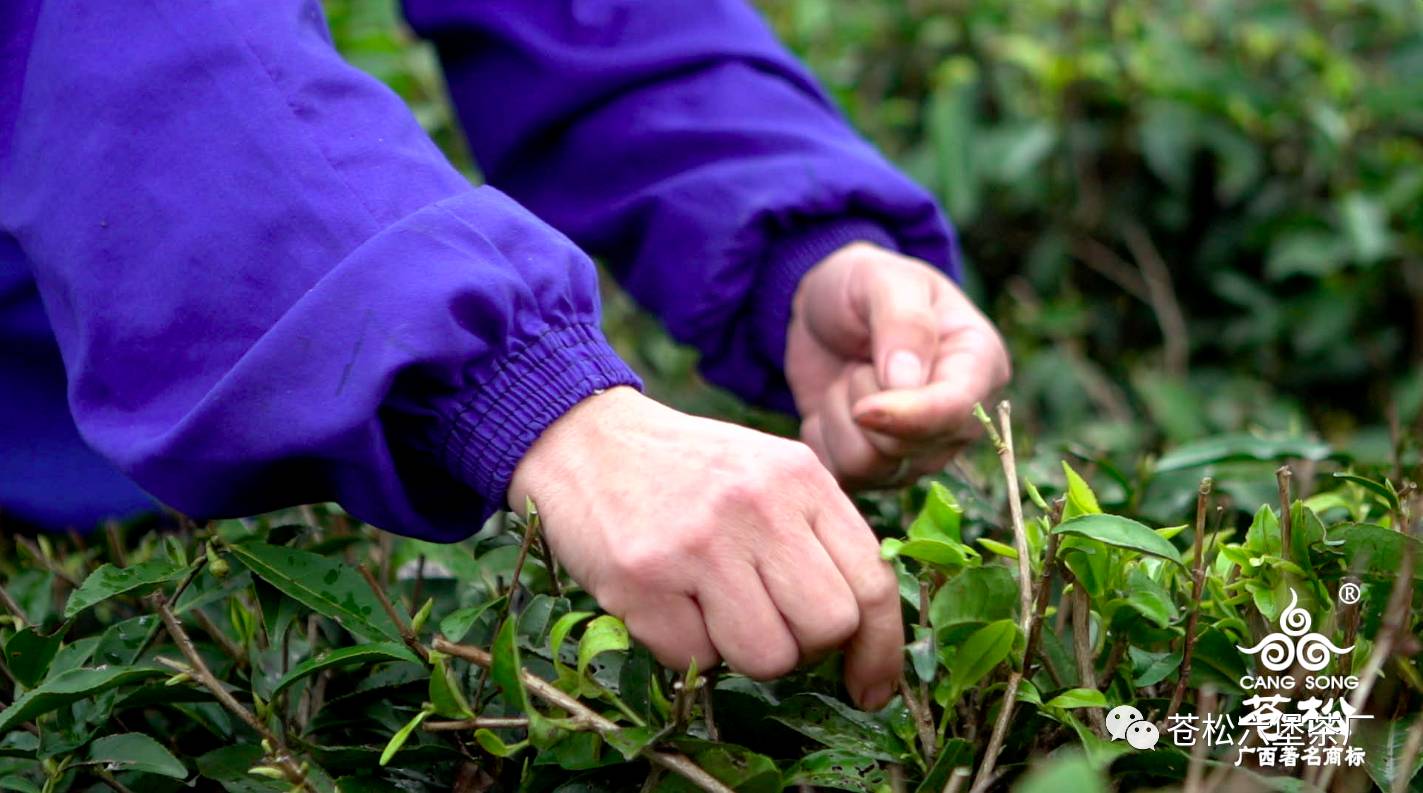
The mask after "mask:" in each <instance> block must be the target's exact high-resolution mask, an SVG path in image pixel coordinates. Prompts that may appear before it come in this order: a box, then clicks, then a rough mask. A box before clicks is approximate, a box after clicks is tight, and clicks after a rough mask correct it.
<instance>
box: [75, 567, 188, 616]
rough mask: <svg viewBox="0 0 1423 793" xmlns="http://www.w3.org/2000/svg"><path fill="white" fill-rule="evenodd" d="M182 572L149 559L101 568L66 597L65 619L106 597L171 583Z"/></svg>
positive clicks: (180, 568) (181, 568) (102, 600)
mask: <svg viewBox="0 0 1423 793" xmlns="http://www.w3.org/2000/svg"><path fill="white" fill-rule="evenodd" d="M183 570H184V567H183V566H182V565H180V564H177V563H176V562H173V561H171V560H169V559H166V558H157V559H150V560H148V561H146V562H140V563H138V564H136V565H132V566H130V567H115V566H114V565H112V564H105V565H102V566H100V567H99V569H97V570H95V571H94V572H92V573H90V574H89V576H88V577H87V578H85V579H84V583H82V584H80V585H79V588H78V589H76V590H74V594H72V595H70V596H69V602H68V603H66V604H65V605H64V618H65V619H69V618H70V617H73V616H74V615H76V614H78V613H79V612H81V611H83V610H84V609H87V608H89V607H90V606H93V605H95V604H97V603H102V602H104V601H105V600H108V599H109V598H112V597H117V596H119V595H124V594H127V593H129V592H132V591H134V590H136V589H141V588H143V587H149V586H153V585H154V584H161V583H163V582H165V581H170V580H172V579H174V578H176V577H177V576H178V575H179V574H180V573H182V572H183Z"/></svg>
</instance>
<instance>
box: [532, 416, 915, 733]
mask: <svg viewBox="0 0 1423 793" xmlns="http://www.w3.org/2000/svg"><path fill="white" fill-rule="evenodd" d="M526 496H527V497H530V498H532V499H533V501H534V503H535V504H536V505H537V506H538V510H539V515H540V517H541V520H542V525H543V530H544V533H545V536H546V537H547V539H548V542H549V545H550V546H551V547H552V549H553V552H554V554H556V555H557V557H558V559H559V561H560V563H562V565H563V566H564V567H565V568H566V569H567V570H568V572H569V574H570V575H572V576H573V578H574V580H576V581H578V582H579V583H580V584H581V585H582V586H583V587H584V588H585V589H586V590H588V592H590V593H591V594H592V595H593V597H595V598H597V600H598V603H599V605H601V606H602V607H603V608H604V609H606V610H608V611H609V612H612V613H613V614H616V615H617V616H618V617H620V618H622V620H623V621H624V622H625V623H627V626H628V630H629V631H630V632H631V633H632V635H633V636H635V637H637V639H638V640H639V641H641V642H643V643H644V644H646V645H647V646H648V647H649V648H650V649H651V650H652V652H653V653H654V654H655V655H656V656H657V658H658V659H659V660H660V661H661V662H662V663H663V664H666V665H667V666H670V667H673V668H674V669H685V668H687V665H688V663H689V662H690V661H691V660H692V659H693V658H695V659H696V662H697V666H698V667H699V668H701V669H707V668H710V667H711V666H713V665H715V664H716V663H717V662H718V660H719V659H725V660H726V662H727V664H728V665H729V666H730V667H731V668H732V669H734V670H736V671H738V672H742V673H745V674H747V675H749V676H751V677H756V678H771V677H776V676H779V675H782V674H785V673H786V672H789V671H790V670H791V669H793V668H794V667H795V666H796V665H797V664H798V663H799V662H800V661H801V660H804V659H808V658H813V657H815V656H817V655H820V654H823V653H825V652H827V651H830V650H832V649H834V648H837V647H841V646H844V647H845V682H846V685H847V687H848V688H849V690H850V693H851V696H853V697H854V699H855V701H856V702H857V703H859V704H860V706H861V707H864V708H867V709H878V708H880V707H882V706H883V705H884V704H885V703H887V702H888V701H889V699H890V697H891V696H892V695H893V691H894V684H895V682H896V681H897V680H898V678H899V675H900V673H901V671H902V660H901V655H900V653H901V646H902V644H903V636H904V628H903V625H902V624H901V621H900V605H899V588H898V584H897V581H896V579H895V576H894V572H893V571H892V570H891V568H890V567H889V565H887V564H886V563H884V562H883V561H881V559H880V556H879V543H878V542H877V541H876V539H875V536H874V533H873V532H871V531H870V528H869V527H868V526H867V525H866V524H865V522H864V520H863V519H862V518H861V517H860V515H859V513H858V512H856V510H855V508H854V506H853V505H852V504H851V503H850V501H849V499H848V498H846V496H845V495H844V493H842V492H841V491H840V489H839V487H838V486H837V485H836V482H835V480H834V479H833V478H832V477H831V476H830V474H829V472H827V471H826V470H825V468H824V467H823V466H821V464H820V462H819V461H818V460H817V459H816V457H815V455H814V454H813V453H812V452H811V451H810V450H809V449H807V448H806V447H805V446H804V445H803V444H800V443H796V442H795V441H790V440H785V439H783V438H777V437H774V436H771V435H766V434H763V433H760V432H756V431H754V430H750V429H746V428H744V427H739V426H736V425H733V424H727V423H724V422H720V421H712V420H710V419H705V418H699V417H695V416H689V415H686V414H684V413H679V412H677V411H675V410H672V409H671V408H668V407H665V406H663V405H661V404H659V403H657V402H655V401H653V400H652V399H649V398H647V397H645V396H643V395H641V394H639V393H638V392H636V391H634V390H632V389H629V388H615V389H610V390H608V391H607V392H605V393H602V394H597V395H594V396H592V397H589V398H588V399H585V400H584V401H583V402H580V403H579V404H578V405H576V406H574V408H573V409H572V410H570V411H569V412H568V413H566V414H565V415H564V416H563V417H561V418H560V419H558V420H557V421H555V422H554V423H553V424H552V425H550V426H549V427H548V428H547V429H546V430H545V431H544V432H543V434H542V435H541V436H540V437H539V439H538V441H536V442H535V443H534V445H533V446H532V447H531V448H530V449H529V451H528V453H527V454H526V455H525V456H524V459H523V460H521V461H520V463H519V466H518V468H516V469H515V471H514V477H513V480H512V481H511V483H510V487H509V501H510V503H511V504H513V505H522V504H524V503H525V502H524V499H525V497H526Z"/></svg>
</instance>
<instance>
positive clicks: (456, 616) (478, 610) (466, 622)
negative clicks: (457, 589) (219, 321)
mask: <svg viewBox="0 0 1423 793" xmlns="http://www.w3.org/2000/svg"><path fill="white" fill-rule="evenodd" d="M503 605H504V596H503V595H500V596H499V597H497V598H494V599H493V600H486V601H484V602H483V603H476V604H474V605H473V606H465V607H464V608H462V609H459V610H458V611H454V612H451V613H450V614H449V615H448V616H446V617H445V618H444V619H442V620H440V633H441V634H443V635H444V637H445V638H446V639H449V640H450V641H452V642H462V641H464V637H465V635H466V634H468V633H469V629H470V628H472V627H474V623H475V622H477V621H478V620H479V617H480V616H481V615H482V614H484V612H486V611H488V610H490V609H491V608H495V607H501V608H502V607H503Z"/></svg>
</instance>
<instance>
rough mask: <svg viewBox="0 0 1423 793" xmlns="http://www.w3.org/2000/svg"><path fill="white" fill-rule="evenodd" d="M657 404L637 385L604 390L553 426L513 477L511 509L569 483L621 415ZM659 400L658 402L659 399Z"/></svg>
mask: <svg viewBox="0 0 1423 793" xmlns="http://www.w3.org/2000/svg"><path fill="white" fill-rule="evenodd" d="M648 402H651V400H649V399H648V398H647V397H645V396H643V395H642V394H641V393H640V392H638V391H637V389H635V388H632V387H629V386H617V387H613V388H608V389H599V390H598V391H595V392H593V393H592V394H589V395H588V396H587V397H585V398H583V399H582V400H580V401H579V402H577V403H576V404H574V405H573V406H572V407H571V408H569V409H568V411H567V412H566V413H564V414H563V415H562V416H559V417H558V418H557V419H554V421H553V422H552V423H551V424H549V425H548V426H547V427H546V428H545V429H544V431H543V432H541V433H540V434H539V436H538V438H537V439H535V440H534V442H533V444H531V445H530V446H529V448H528V451H526V452H525V453H524V456H523V458H522V459H520V460H519V463H518V465H516V466H515V467H514V473H513V476H511V477H510V479H509V494H508V501H509V508H510V509H512V510H514V511H515V512H518V513H520V514H522V513H523V512H524V506H525V504H526V503H527V501H528V500H529V499H532V500H533V501H534V503H535V504H538V503H540V502H541V501H542V500H544V499H546V498H547V497H548V496H549V494H550V492H551V491H552V490H553V489H554V488H556V487H557V486H558V483H560V482H565V481H567V479H568V477H569V476H571V475H573V474H574V473H576V469H577V468H578V466H579V465H580V464H581V463H582V462H583V461H584V460H585V459H586V455H585V453H584V451H585V450H587V449H589V448H590V445H591V444H597V443H601V442H602V441H601V440H600V436H602V435H604V434H606V433H607V432H608V431H609V430H610V429H612V431H614V432H616V431H617V430H616V429H613V428H614V427H615V425H617V424H618V423H620V420H619V417H620V416H628V415H633V416H635V415H637V414H638V413H639V412H645V407H646V403H648ZM654 404H655V403H654Z"/></svg>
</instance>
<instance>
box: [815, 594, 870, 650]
mask: <svg viewBox="0 0 1423 793" xmlns="http://www.w3.org/2000/svg"><path fill="white" fill-rule="evenodd" d="M818 627H819V631H818V632H817V634H816V636H815V642H814V643H815V646H814V647H813V648H808V649H814V650H825V649H829V648H831V647H839V646H840V645H842V644H844V643H845V642H846V641H848V640H849V638H850V637H851V636H854V635H855V631H857V630H859V628H860V610H859V608H858V607H857V606H856V605H855V602H854V600H853V599H851V598H850V597H848V596H846V597H843V598H835V600H834V602H833V603H830V604H828V605H827V606H826V608H825V614H824V616H823V617H822V618H821V620H820V625H819V626H818Z"/></svg>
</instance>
